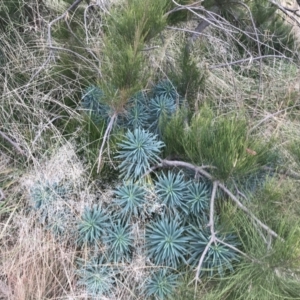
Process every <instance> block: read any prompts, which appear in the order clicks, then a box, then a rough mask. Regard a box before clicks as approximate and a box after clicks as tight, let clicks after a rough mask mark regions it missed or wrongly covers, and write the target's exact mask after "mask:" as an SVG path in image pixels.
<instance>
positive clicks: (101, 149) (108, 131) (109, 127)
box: [97, 113, 118, 173]
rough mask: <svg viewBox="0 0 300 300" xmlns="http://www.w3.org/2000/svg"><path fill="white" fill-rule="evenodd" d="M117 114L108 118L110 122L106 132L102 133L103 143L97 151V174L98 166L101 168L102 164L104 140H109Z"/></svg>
mask: <svg viewBox="0 0 300 300" xmlns="http://www.w3.org/2000/svg"><path fill="white" fill-rule="evenodd" d="M117 116H118V114H117V113H114V114H113V115H112V117H111V118H110V121H109V123H108V125H107V127H106V130H105V133H104V136H103V141H102V144H101V147H100V151H99V156H98V167H97V173H99V171H100V166H101V162H102V155H103V149H104V145H105V143H106V140H108V139H109V136H110V132H111V130H112V128H113V126H114V123H115V120H116V118H117Z"/></svg>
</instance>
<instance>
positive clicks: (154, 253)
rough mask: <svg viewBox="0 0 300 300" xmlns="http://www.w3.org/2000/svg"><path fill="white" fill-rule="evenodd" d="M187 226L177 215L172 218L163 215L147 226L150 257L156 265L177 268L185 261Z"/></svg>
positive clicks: (187, 239)
mask: <svg viewBox="0 0 300 300" xmlns="http://www.w3.org/2000/svg"><path fill="white" fill-rule="evenodd" d="M188 241H189V238H188V237H186V228H185V227H184V226H183V224H182V223H181V222H180V221H179V218H178V217H177V216H175V217H173V218H172V219H171V218H169V217H168V216H164V215H163V216H162V217H161V218H159V219H158V220H156V221H153V222H152V223H151V224H149V225H148V226H147V228H146V247H147V251H148V255H149V257H150V258H151V259H152V260H153V262H154V263H155V264H156V265H165V266H169V267H173V268H176V267H177V266H178V265H179V264H180V263H182V262H185V256H186V254H187V251H186V246H187V243H188Z"/></svg>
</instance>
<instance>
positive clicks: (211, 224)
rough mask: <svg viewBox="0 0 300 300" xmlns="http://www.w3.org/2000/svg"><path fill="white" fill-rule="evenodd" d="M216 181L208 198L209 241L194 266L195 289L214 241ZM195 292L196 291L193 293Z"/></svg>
mask: <svg viewBox="0 0 300 300" xmlns="http://www.w3.org/2000/svg"><path fill="white" fill-rule="evenodd" d="M218 184H219V182H218V181H214V183H213V190H212V194H211V198H210V208H209V223H208V224H207V227H209V228H210V233H211V235H210V239H209V242H208V243H207V245H206V247H205V249H204V251H203V253H202V254H201V257H200V260H199V263H198V266H197V268H196V275H195V281H196V282H195V290H196V289H197V281H198V280H199V274H200V271H201V267H202V264H203V262H204V259H205V256H206V254H207V252H208V250H209V248H210V246H211V245H212V243H215V242H216V232H215V225H214V222H215V221H214V208H215V198H216V193H217V188H218ZM195 294H196V293H195Z"/></svg>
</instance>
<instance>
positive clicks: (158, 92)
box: [153, 80, 179, 103]
mask: <svg viewBox="0 0 300 300" xmlns="http://www.w3.org/2000/svg"><path fill="white" fill-rule="evenodd" d="M153 94H154V95H155V96H158V97H160V96H163V97H166V98H169V99H172V100H173V101H174V103H175V101H176V99H177V97H178V96H179V95H178V93H177V91H176V88H175V87H174V85H173V84H172V82H171V81H170V80H162V81H160V82H159V83H158V84H157V85H156V86H154V88H153Z"/></svg>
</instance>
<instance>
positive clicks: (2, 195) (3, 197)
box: [0, 189, 5, 201]
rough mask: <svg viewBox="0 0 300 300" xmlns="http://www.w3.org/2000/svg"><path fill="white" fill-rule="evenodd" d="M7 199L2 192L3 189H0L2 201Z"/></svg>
mask: <svg viewBox="0 0 300 300" xmlns="http://www.w3.org/2000/svg"><path fill="white" fill-rule="evenodd" d="M4 199H5V195H4V193H3V191H2V189H0V201H2V200H4Z"/></svg>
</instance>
